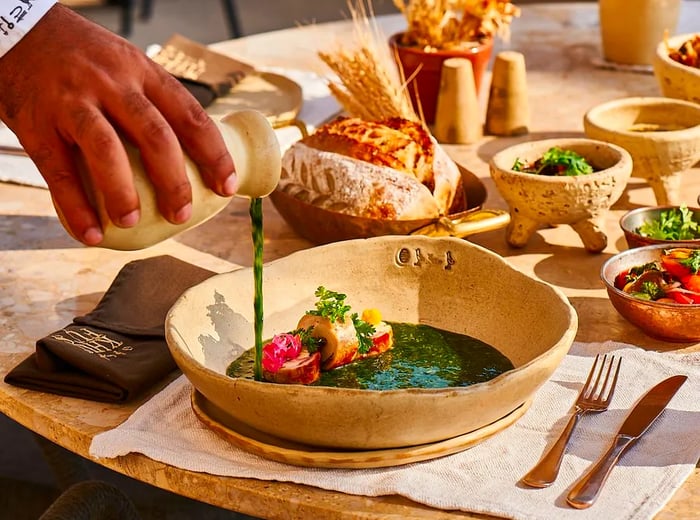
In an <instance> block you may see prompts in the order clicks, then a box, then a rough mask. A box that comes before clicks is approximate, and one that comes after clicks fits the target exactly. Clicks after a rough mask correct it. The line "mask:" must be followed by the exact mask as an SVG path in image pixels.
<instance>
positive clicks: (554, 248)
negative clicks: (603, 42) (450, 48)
mask: <svg viewBox="0 0 700 520" xmlns="http://www.w3.org/2000/svg"><path fill="white" fill-rule="evenodd" d="M681 18H682V21H681V26H680V28H679V32H690V31H692V30H693V27H692V20H696V21H697V20H698V19H700V2H686V3H685V4H684V5H683V12H682V16H681ZM381 24H382V27H383V28H384V30H385V33H387V34H389V33H391V32H393V31H397V30H400V29H402V28H403V20H402V18H401V17H400V16H390V17H386V18H382V19H381ZM694 29H697V27H695V28H694ZM349 34H350V27H349V24H348V23H345V22H341V23H332V24H327V25H319V26H309V27H303V28H297V29H291V30H285V31H278V32H274V33H268V34H260V35H256V36H251V37H247V38H242V39H239V40H234V41H229V42H223V43H221V44H217V45H215V46H214V47H215V48H216V49H218V50H220V51H224V52H227V53H230V54H232V55H234V56H236V57H239V58H243V59H246V60H248V61H251V62H253V63H255V64H256V65H259V66H261V65H269V66H283V67H288V68H298V69H307V70H315V71H318V72H325V70H324V68H323V65H322V63H321V62H320V60H319V59H318V58H317V57H316V54H315V53H316V50H317V49H318V48H320V47H324V48H328V46H330V45H333V44H334V42H335V41H336V39H340V38H343V37H347V36H348V35H349ZM505 48H510V49H513V50H518V51H521V52H523V53H524V54H525V56H526V62H527V67H528V86H529V94H530V102H531V107H532V114H533V117H532V122H531V126H530V130H531V132H530V134H529V135H527V136H525V137H521V138H517V139H515V138H512V139H496V138H489V137H487V138H484V139H483V140H482V141H481V142H479V143H477V144H475V145H470V146H451V147H448V151H449V152H450V154H451V155H452V156H453V157H454V158H455V159H457V160H458V161H459V162H460V163H462V164H463V165H464V166H466V167H467V168H469V169H471V170H472V171H473V172H475V173H476V174H477V175H478V176H479V177H480V178H482V179H483V182H484V184H485V185H486V187H487V189H488V191H489V197H488V200H487V202H486V206H487V207H492V208H505V205H504V203H503V201H502V199H501V198H500V197H499V195H498V193H497V192H496V189H495V187H494V186H493V184H492V182H491V181H490V178H489V174H488V167H487V163H486V161H487V160H488V159H489V157H491V156H492V155H493V154H494V153H495V152H496V151H498V150H501V149H503V148H504V147H506V146H509V145H510V144H512V143H514V142H518V141H522V140H526V139H527V140H532V139H540V138H544V137H550V136H562V135H579V136H580V135H581V132H582V116H583V113H584V112H585V111H586V110H587V109H588V108H590V107H591V106H593V105H595V104H597V103H600V102H603V101H607V100H609V99H612V98H616V97H623V96H630V95H658V94H659V91H658V88H657V86H656V82H655V80H654V78H653V76H652V75H650V74H639V73H625V72H618V71H612V70H605V69H601V68H596V67H595V66H594V65H592V63H591V62H592V60H593V59H595V58H597V57H598V56H599V42H598V32H597V11H596V4H595V3H581V4H578V3H573V4H546V5H545V4H531V5H525V6H523V14H522V17H521V18H520V19H518V20H516V21H515V23H514V25H513V31H512V38H511V41H510V43H509V44H508V45H505V44H503V43H500V44H499V46H498V48H497V50H499V49H505ZM487 79H488V78H487ZM484 90H487V89H484ZM482 94H484V92H482ZM699 174H700V170H697V169H696V170H694V171H688V172H686V173H685V174H684V176H683V182H684V192H683V193H684V194H685V196H684V201H685V202H686V203H688V204H694V203H695V199H696V196H697V195H698V193H700V180H698V179H700V177H699ZM652 203H653V196H652V193H651V189H650V188H649V187H648V186H647V185H646V184H644V183H642V182H641V181H639V180H637V179H633V180H632V181H631V182H630V184H629V186H628V189H627V190H626V192H625V194H624V195H623V197H622V198H621V199H620V201H618V202H617V204H615V206H614V207H613V209H612V211H611V212H610V213H609V215H608V218H607V221H606V231H607V233H608V237H609V244H608V247H607V248H606V250H605V251H604V252H603V253H601V254H596V255H594V254H589V253H586V252H585V251H584V250H583V248H582V246H581V243H580V240H579V239H578V236H577V235H575V233H573V231H572V230H571V229H570V228H568V227H567V226H563V227H558V228H549V229H543V230H541V231H539V232H538V233H537V234H536V235H535V236H533V238H532V239H531V241H530V243H529V244H528V245H527V247H526V248H524V249H520V250H514V249H510V248H508V247H507V246H506V244H505V239H504V232H503V230H497V231H491V232H488V233H483V234H481V235H477V236H474V237H472V238H471V240H472V241H473V242H475V243H478V244H481V245H483V246H485V247H488V248H490V249H492V250H494V251H496V252H498V253H500V254H501V255H503V256H505V257H507V258H508V260H509V261H511V262H512V263H513V264H514V265H515V266H517V267H518V268H520V269H522V270H523V271H524V272H526V273H529V274H532V275H534V276H537V277H539V278H541V279H543V280H545V281H547V282H550V283H552V284H554V285H556V286H558V287H560V288H561V289H562V290H563V291H564V292H565V293H566V295H567V296H568V297H569V298H570V300H571V302H572V304H573V305H574V307H575V308H576V310H577V311H578V314H579V317H580V327H579V332H578V335H577V338H576V339H577V340H578V341H586V342H593V341H605V340H617V341H623V342H627V343H631V344H635V345H638V346H639V347H640V348H645V349H655V350H684V351H688V352H690V351H700V344H693V345H688V344H681V345H674V344H668V343H662V342H658V341H654V340H651V339H650V338H648V337H646V336H645V335H644V334H642V333H641V332H640V331H638V330H637V329H636V328H634V327H633V326H631V325H630V324H628V323H627V322H626V321H625V320H623V319H622V318H621V317H620V316H619V315H618V314H617V313H616V312H615V310H614V309H613V307H612V306H611V304H610V302H609V301H608V299H607V297H606V294H605V291H604V289H603V288H602V285H601V283H600V281H599V277H598V273H599V269H600V266H601V265H602V263H603V262H604V261H605V260H606V259H607V258H609V257H610V255H611V254H613V253H615V252H617V251H618V250H621V249H624V248H625V244H624V240H623V239H622V236H621V233H620V231H619V229H618V225H617V221H618V219H619V217H620V215H621V214H622V213H624V212H625V211H626V210H628V209H630V208H633V207H636V206H639V205H647V204H652ZM265 218H266V229H265V233H266V237H267V244H266V250H265V251H266V252H265V256H266V261H269V260H272V259H274V258H278V257H281V256H284V255H287V254H289V253H291V252H293V251H296V250H299V249H303V248H307V247H309V246H310V245H311V244H309V243H308V242H306V241H304V240H302V239H300V238H299V237H298V236H296V235H295V233H294V232H293V231H292V230H291V229H290V228H289V227H288V226H287V225H286V224H285V223H284V222H283V221H282V219H281V218H280V217H279V215H277V213H276V212H275V210H274V208H273V207H272V205H271V204H270V202H269V201H265ZM159 254H171V255H173V256H176V257H179V258H181V259H183V260H186V261H189V262H192V263H196V264H199V265H202V266H204V267H208V268H211V269H214V270H217V271H225V270H229V269H231V268H232V267H233V265H250V264H251V261H252V243H251V240H250V233H249V221H248V213H247V204H246V202H245V201H243V200H234V201H233V202H232V203H231V204H230V206H229V207H228V208H227V209H226V210H225V211H224V212H222V213H221V214H220V215H219V216H217V217H216V218H214V219H213V220H211V221H209V222H207V223H206V224H204V225H202V226H200V227H199V228H197V229H194V230H191V231H189V232H187V233H185V234H183V235H181V236H180V237H177V238H175V239H171V240H169V241H167V242H165V243H163V244H160V245H158V246H155V247H153V248H151V249H149V250H146V251H141V252H134V253H128V252H115V251H108V250H102V249H95V248H84V247H81V246H80V245H79V244H77V243H75V242H73V241H72V240H71V239H70V238H68V236H67V235H66V234H65V232H64V231H63V229H62V227H61V226H60V224H59V223H58V221H57V219H56V217H55V214H54V211H53V208H52V206H51V202H50V197H49V194H48V192H46V191H45V190H41V189H36V188H28V187H22V186H17V185H11V184H2V185H0V287H2V289H1V291H0V311H1V312H0V333H1V335H2V338H3V341H2V342H0V370H1V371H2V372H3V373H6V372H7V371H8V370H10V369H11V368H12V367H14V366H15V365H16V364H17V363H19V362H20V361H21V360H22V359H24V358H25V357H26V356H27V355H28V354H30V353H31V352H32V350H33V345H34V342H35V341H36V339H37V338H40V337H42V336H44V335H45V334H47V333H49V332H52V331H54V330H56V329H57V328H60V327H62V326H63V325H65V324H66V323H68V322H70V321H71V319H72V318H73V317H74V316H76V315H80V314H84V313H86V312H87V311H89V310H91V309H92V307H94V305H95V304H96V303H97V301H98V299H99V297H100V294H101V293H102V292H103V291H104V290H105V289H106V288H107V287H108V285H109V283H110V282H111V280H112V279H113V278H114V276H115V275H116V273H117V271H118V270H119V268H121V266H122V265H124V264H125V263H126V262H128V261H130V260H133V259H135V258H140V257H146V256H154V255H159ZM139 404H141V403H140V402H135V403H132V404H129V405H123V406H115V405H105V404H98V403H92V402H87V401H82V400H78V399H69V398H62V397H58V396H53V395H49V394H42V393H37V392H31V391H25V390H21V389H18V388H15V387H11V386H8V385H6V384H0V412H2V413H4V414H5V415H7V416H9V417H11V418H12V419H14V420H16V421H17V422H19V423H21V424H23V425H24V426H26V427H27V428H29V429H31V430H33V431H34V432H37V433H39V434H40V435H42V436H44V437H46V438H48V439H50V440H52V441H54V442H56V443H58V444H60V445H62V446H64V447H65V448H67V449H69V450H70V451H72V452H74V453H78V454H80V455H82V456H85V457H88V448H89V445H90V441H91V439H92V437H93V436H94V435H96V434H98V433H100V432H103V431H105V430H108V429H111V428H114V427H115V426H117V425H118V424H120V423H121V422H122V421H124V420H125V419H126V418H127V417H128V416H129V415H130V414H131V413H132V412H133V411H134V410H135V409H136V408H137V407H138V406H139ZM101 462H102V463H104V464H105V465H106V466H108V467H110V468H112V469H114V470H116V471H119V472H122V473H124V474H126V475H129V476H131V477H134V478H136V479H138V480H141V481H144V482H147V483H150V484H153V485H155V486H158V487H161V488H164V489H167V490H170V491H173V492H175V493H178V494H181V495H185V496H189V497H193V498H196V499H198V500H201V501H204V502H208V503H211V504H214V505H216V506H220V507H223V508H228V509H232V510H237V511H241V512H244V513H247V514H252V515H256V516H262V517H266V518H311V517H313V518H328V519H339V518H350V517H353V518H358V517H360V518H380V517H381V518H402V519H408V518H474V516H473V515H470V514H468V513H459V512H448V511H438V510H435V509H431V508H428V507H425V506H421V505H418V504H415V503H413V502H411V501H409V500H406V499H404V498H401V497H396V496H389V497H379V498H367V497H360V496H350V495H345V494H342V493H335V492H331V491H324V490H320V489H317V488H312V487H307V486H300V485H294V484H286V483H278V482H264V481H257V480H247V479H235V478H223V477H215V476H211V475H207V474H203V473H194V472H189V471H182V470H179V469H177V468H174V467H170V466H167V465H164V464H162V463H159V462H156V461H153V460H151V459H148V458H146V457H144V456H141V455H129V456H125V457H121V458H118V459H115V460H108V461H101ZM698 511H700V469H696V470H695V472H694V473H693V475H692V476H691V477H690V479H689V480H688V481H687V482H686V483H685V484H684V485H683V487H682V488H681V489H680V490H679V491H678V492H677V493H676V494H675V496H674V497H673V499H672V500H671V502H670V503H669V504H668V505H667V506H666V508H665V509H664V510H663V511H662V512H661V513H660V514H659V515H658V518H659V519H679V518H697V512H698Z"/></svg>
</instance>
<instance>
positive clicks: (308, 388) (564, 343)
mask: <svg viewBox="0 0 700 520" xmlns="http://www.w3.org/2000/svg"><path fill="white" fill-rule="evenodd" d="M406 238H411V239H416V240H418V241H428V242H434V241H436V240H439V241H447V242H452V243H458V244H461V245H465V244H466V245H468V247H471V248H474V249H475V250H477V251H479V252H480V253H481V254H487V255H490V256H492V257H493V258H494V260H495V261H497V262H499V263H501V264H502V265H503V266H504V267H505V268H507V269H510V270H512V271H513V272H514V273H515V274H516V276H524V277H526V278H528V279H529V280H531V281H532V282H533V283H535V284H537V285H541V286H543V287H546V288H548V289H549V290H551V291H552V293H553V295H554V296H556V297H557V299H559V300H560V301H561V303H562V304H563V305H564V308H565V309H566V310H567V311H568V326H567V328H566V330H564V333H563V334H562V335H561V337H560V338H559V339H557V340H556V342H554V343H553V344H552V345H551V346H550V348H549V349H547V350H545V351H544V352H542V353H540V354H539V355H537V356H535V357H534V358H532V359H530V360H529V361H527V362H526V363H524V364H522V365H520V366H517V367H514V368H513V369H512V370H508V371H506V372H504V373H502V374H499V375H498V376H496V377H494V378H492V379H489V380H488V381H483V382H481V383H475V384H472V385H469V386H465V387H447V388H402V389H392V390H372V389H359V388H344V387H329V386H313V385H299V384H285V383H270V382H268V381H256V380H253V379H248V378H241V377H230V376H228V375H226V374H225V373H221V372H218V371H216V370H214V369H212V368H210V367H208V366H206V365H204V364H203V363H201V362H200V361H199V360H197V359H196V358H195V357H193V356H192V355H188V352H189V348H188V346H187V342H186V341H185V339H184V337H183V336H182V334H181V333H180V332H179V330H178V329H177V326H175V324H173V323H172V319H173V315H174V314H176V312H177V308H178V307H179V306H180V304H181V303H182V302H183V301H185V300H186V299H187V298H188V297H189V294H190V293H192V292H194V291H195V290H197V288H198V287H200V286H201V285H209V284H214V283H215V282H216V280H217V279H220V278H221V277H224V276H230V275H232V274H234V273H241V272H250V273H252V271H253V267H240V268H238V269H234V270H232V271H228V272H224V273H218V274H215V275H213V276H211V277H210V278H207V279H206V280H204V281H202V282H200V283H198V284H196V285H194V286H193V287H191V288H189V289H187V290H185V291H184V292H183V293H182V295H180V297H179V298H178V299H177V300H176V301H175V303H174V304H173V306H172V307H171V308H170V310H169V311H168V313H167V315H166V318H165V335H166V343H167V345H168V349H169V350H171V351H172V349H173V348H176V349H177V350H178V351H179V353H178V354H175V355H174V357H175V359H176V363H177V357H178V356H183V357H184V356H188V357H189V359H190V363H191V364H192V365H193V366H194V367H195V368H196V370H198V371H202V372H205V373H207V374H209V375H210V376H213V377H214V378H215V379H217V380H220V381H227V382H230V383H231V384H236V385H246V386H247V385H253V387H256V386H259V385H264V386H263V388H264V387H267V386H269V385H271V384H274V385H275V386H278V387H285V388H287V389H299V388H303V391H304V392H318V393H319V394H322V393H325V392H334V393H350V394H352V395H355V394H357V395H366V394H367V392H371V393H377V394H382V395H387V394H392V395H393V394H402V393H408V394H410V395H418V396H420V395H431V394H439V393H462V392H464V391H466V390H468V389H472V390H474V389H476V391H481V389H484V388H487V387H488V386H489V385H492V384H494V382H497V381H500V380H502V379H505V378H506V377H508V375H509V374H511V373H512V372H513V371H516V370H517V371H518V372H522V371H528V370H532V366H533V365H535V364H536V363H537V362H538V361H540V360H541V359H543V358H545V357H547V356H551V355H554V353H555V352H556V351H559V350H560V349H562V348H564V347H565V349H566V351H568V350H569V349H570V348H571V345H572V344H573V342H574V341H575V339H576V334H577V333H578V324H579V323H578V322H579V320H578V314H577V313H576V309H575V308H574V307H573V305H572V304H571V302H570V301H569V299H568V297H567V296H566V295H565V294H564V291H562V290H561V289H559V288H558V287H556V286H555V285H553V284H550V283H548V282H545V281H544V280H540V279H539V278H535V277H533V276H530V275H528V274H527V273H525V272H523V271H521V270H519V269H516V267H515V266H514V265H512V264H511V263H510V262H508V261H507V260H506V258H504V257H503V256H501V255H499V254H497V253H495V252H494V251H491V250H490V249H488V248H486V247H484V246H480V245H478V244H474V243H472V242H468V241H465V240H463V239H460V238H456V237H449V236H445V237H428V236H422V235H410V236H408V237H406V236H403V235H399V236H381V237H370V238H359V239H353V240H346V241H343V242H333V243H330V244H324V245H320V246H315V247H313V248H309V249H303V250H300V251H295V252H294V253H291V254H289V255H287V256H285V257H282V258H278V259H276V260H273V261H271V262H269V263H267V264H265V265H272V264H275V263H278V262H283V261H285V260H286V259H288V258H290V257H291V256H293V255H298V254H303V253H304V252H305V251H306V252H307V254H308V251H310V250H318V249H319V248H329V247H339V246H340V244H345V246H346V247H347V243H348V242H353V243H358V244H357V245H359V243H360V242H366V241H385V240H391V241H395V242H403V241H405V240H406ZM173 332H174V333H175V334H173ZM171 342H173V343H174V346H172V345H171ZM295 391H298V390H295Z"/></svg>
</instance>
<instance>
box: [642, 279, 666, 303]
mask: <svg viewBox="0 0 700 520" xmlns="http://www.w3.org/2000/svg"><path fill="white" fill-rule="evenodd" d="M641 293H642V294H647V295H649V298H650V299H652V300H658V299H659V298H663V297H664V296H666V293H665V292H664V291H663V289H662V288H661V287H659V284H657V283H655V282H643V283H642V290H641Z"/></svg>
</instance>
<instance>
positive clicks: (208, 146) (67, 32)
mask: <svg viewBox="0 0 700 520" xmlns="http://www.w3.org/2000/svg"><path fill="white" fill-rule="evenodd" d="M0 118H1V119H2V120H3V121H5V123H6V124H7V125H8V126H9V127H10V128H11V129H12V130H13V132H14V133H15V134H16V135H17V137H18V138H19V140H20V142H21V143H22V145H23V147H24V149H25V150H26V152H27V153H28V154H29V156H30V157H31V158H32V160H33V161H34V162H35V163H36V165H37V167H38V169H39V171H40V172H41V174H42V176H43V177H44V179H45V180H46V183H47V184H48V187H49V190H50V191H51V195H52V197H53V200H54V204H56V206H57V208H58V209H59V211H60V213H62V216H63V218H64V219H65V221H66V223H67V225H68V227H69V228H70V231H71V233H72V234H73V235H74V236H75V237H76V238H77V239H78V240H80V241H81V242H83V243H85V244H87V245H97V244H99V243H100V241H101V240H102V238H103V234H102V230H101V227H100V221H99V219H98V217H97V214H96V212H95V211H94V209H93V208H92V206H91V205H90V202H89V199H88V194H87V193H86V192H85V190H84V188H83V184H82V181H81V177H80V173H79V172H80V170H79V168H80V166H79V165H80V163H81V162H82V163H84V165H85V167H84V169H85V170H86V171H87V173H88V176H89V181H90V182H91V183H92V184H93V185H94V186H95V189H96V190H98V191H100V192H102V193H103V194H104V199H105V206H106V211H107V214H108V215H109V218H110V220H111V221H112V222H113V223H114V224H115V225H116V226H119V227H131V226H133V225H135V224H136V223H137V222H138V220H139V218H140V210H139V208H140V205H139V199H138V194H137V192H136V189H135V187H134V182H133V175H132V171H131V168H130V166H129V162H128V158H127V154H126V151H125V150H124V146H123V144H122V142H121V140H120V137H119V135H120V134H121V135H123V136H124V137H125V138H126V139H127V140H128V141H130V142H131V143H133V144H134V145H135V146H136V147H137V148H138V149H139V150H140V152H141V159H142V161H143V164H144V166H145V169H146V172H147V173H148V176H149V178H150V180H151V182H152V183H153V185H154V187H155V191H156V193H157V203H158V209H159V210H160V212H161V213H162V214H163V216H164V217H165V218H166V219H167V220H168V221H170V222H172V223H174V224H180V223H183V222H185V221H187V220H188V218H189V217H190V215H191V212H192V205H191V202H192V192H191V187H190V184H189V182H188V180H187V176H186V173H185V164H184V158H183V153H182V152H183V150H184V151H185V152H186V153H187V155H189V157H190V158H191V159H192V160H193V161H194V163H195V164H196V165H197V166H198V168H199V172H200V175H201V176H202V178H203V180H204V182H205V183H206V185H207V186H209V187H210V188H211V189H212V190H213V191H215V192H216V193H218V194H219V195H223V196H230V195H233V194H234V192H235V190H236V176H235V174H234V165H233V160H232V159H231V156H230V155H229V153H228V151H227V149H226V146H225V144H224V141H223V138H222V137H221V134H220V133H219V131H218V130H217V128H216V126H215V125H214V123H213V122H212V121H211V119H210V118H209V116H208V115H207V114H206V112H204V110H203V109H202V108H201V106H200V105H199V104H198V103H197V101H196V100H195V99H194V98H193V97H192V96H191V95H190V94H189V92H187V90H186V89H185V88H184V87H183V86H182V85H181V84H180V83H179V82H178V81H177V80H176V79H175V78H173V77H172V76H171V75H170V74H168V73H167V72H166V71H165V70H164V69H162V68H161V67H160V66H159V65H157V64H155V63H153V62H152V60H150V59H149V58H148V57H147V56H145V54H144V53H143V52H141V51H140V50H139V49H138V48H137V47H135V46H133V45H132V44H130V43H129V42H127V41H126V40H124V39H123V38H121V37H119V36H117V35H115V34H113V33H111V32H110V31H108V30H107V29H104V28H102V27H100V26H98V25H96V24H94V23H92V22H90V21H88V20H86V19H85V18H83V17H82V16H80V15H78V14H76V13H74V12H73V11H71V10H70V9H68V8H66V7H64V6H62V5H60V4H56V5H54V6H53V7H52V8H51V9H50V10H49V12H47V13H46V15H44V17H43V18H42V19H41V20H40V21H39V22H38V23H37V24H36V25H35V26H34V27H33V28H32V30H31V31H30V32H29V33H28V34H27V35H25V36H24V38H22V40H20V41H19V42H18V43H17V44H16V45H15V46H14V47H13V48H12V49H11V50H10V51H9V52H8V53H7V54H5V56H3V57H2V58H0Z"/></svg>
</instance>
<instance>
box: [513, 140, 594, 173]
mask: <svg viewBox="0 0 700 520" xmlns="http://www.w3.org/2000/svg"><path fill="white" fill-rule="evenodd" d="M513 170H514V171H516V172H523V173H534V174H536V175H550V176H557V175H560V176H575V175H587V174H589V173H593V172H594V171H595V170H594V169H593V167H592V166H591V165H590V164H589V163H588V161H586V159H585V158H584V157H583V156H581V155H579V154H577V153H576V152H573V151H571V150H563V149H561V148H559V147H556V146H554V147H552V148H550V149H549V150H547V151H546V152H544V153H543V154H542V157H540V158H538V159H537V160H535V161H534V162H532V163H525V162H523V161H522V160H521V159H520V158H516V159H515V162H514V163H513Z"/></svg>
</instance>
